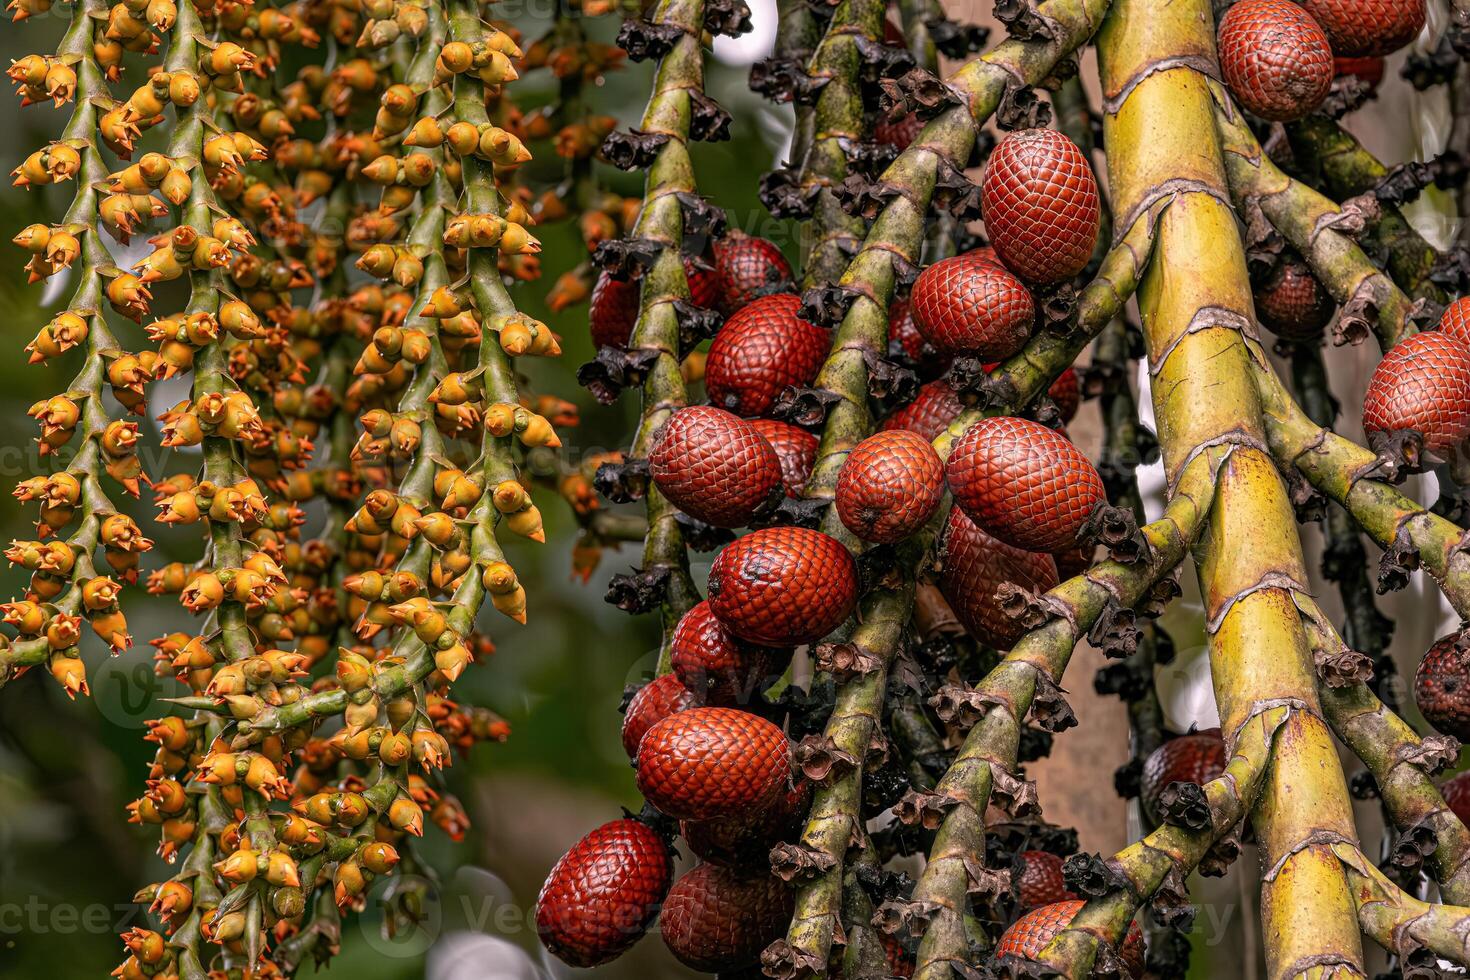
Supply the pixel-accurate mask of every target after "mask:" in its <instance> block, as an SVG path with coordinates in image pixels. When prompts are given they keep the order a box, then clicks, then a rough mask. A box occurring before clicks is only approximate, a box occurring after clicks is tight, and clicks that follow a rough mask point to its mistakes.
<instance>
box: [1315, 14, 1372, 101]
mask: <svg viewBox="0 0 1470 980" xmlns="http://www.w3.org/2000/svg"><path fill="white" fill-rule="evenodd" d="M1318 26H1319V27H1320V26H1321V25H1320V24H1319V25H1318ZM1332 67H1333V71H1334V73H1335V74H1336V75H1338V76H1339V77H1341V76H1343V75H1356V76H1358V77H1359V78H1361V79H1362V80H1363V81H1364V82H1365V83H1366V84H1367V86H1368V90H1369V91H1370V92H1372V91H1376V90H1377V89H1378V83H1379V82H1381V81H1383V71H1384V69H1385V68H1386V67H1388V66H1387V65H1386V64H1385V63H1384V61H1383V59H1382V58H1344V57H1342V56H1341V55H1338V56H1337V57H1335V58H1333V59H1332Z"/></svg>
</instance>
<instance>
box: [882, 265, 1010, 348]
mask: <svg viewBox="0 0 1470 980" xmlns="http://www.w3.org/2000/svg"><path fill="white" fill-rule="evenodd" d="M909 313H910V315H911V316H912V317H913V318H914V326H915V327H917V328H918V330H919V333H920V334H922V335H923V337H924V339H925V340H927V341H928V342H929V343H931V344H933V345H934V348H935V350H937V351H939V352H940V353H941V354H973V355H975V356H976V357H979V358H981V359H982V360H986V361H998V360H1002V359H1004V358H1007V357H1010V356H1011V355H1012V354H1014V353H1015V352H1016V351H1018V350H1020V349H1021V345H1022V344H1024V343H1026V338H1027V337H1029V336H1030V335H1031V328H1032V327H1033V326H1034V324H1035V321H1036V306H1035V303H1034V302H1033V301H1032V299H1031V293H1030V292H1028V291H1027V289H1026V286H1025V284H1024V283H1022V282H1021V280H1020V279H1018V278H1017V277H1016V276H1014V275H1012V274H1011V273H1009V272H1007V271H1006V270H1005V269H1004V268H1002V267H1001V266H1000V265H998V264H996V263H995V262H994V261H992V260H990V259H988V258H984V257H981V256H976V255H974V254H972V253H966V254H964V255H956V256H954V257H952V258H948V259H941V260H940V261H938V262H936V263H934V264H933V265H931V266H929V268H927V269H925V270H924V271H923V272H922V273H920V274H919V278H918V279H916V280H915V281H914V286H913V291H912V292H911V293H910V294H909Z"/></svg>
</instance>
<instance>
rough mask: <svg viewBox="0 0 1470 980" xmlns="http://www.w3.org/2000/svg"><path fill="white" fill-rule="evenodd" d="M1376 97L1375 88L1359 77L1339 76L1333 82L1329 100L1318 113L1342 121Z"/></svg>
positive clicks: (1323, 102)
mask: <svg viewBox="0 0 1470 980" xmlns="http://www.w3.org/2000/svg"><path fill="white" fill-rule="evenodd" d="M1373 97H1374V92H1373V86H1371V85H1369V84H1368V83H1367V82H1365V81H1364V80H1363V79H1361V78H1359V77H1358V76H1357V75H1351V74H1348V75H1338V76H1337V77H1336V78H1334V79H1333V80H1332V88H1331V89H1330V90H1329V91H1328V93H1327V98H1325V99H1323V100H1322V104H1321V105H1320V106H1318V107H1317V111H1318V112H1319V113H1321V114H1322V115H1324V116H1327V117H1328V118H1329V119H1341V118H1342V117H1343V116H1345V115H1347V114H1348V113H1350V112H1355V111H1357V110H1358V109H1360V108H1361V107H1362V105H1363V103H1365V102H1367V101H1368V100H1369V99H1371V98H1373Z"/></svg>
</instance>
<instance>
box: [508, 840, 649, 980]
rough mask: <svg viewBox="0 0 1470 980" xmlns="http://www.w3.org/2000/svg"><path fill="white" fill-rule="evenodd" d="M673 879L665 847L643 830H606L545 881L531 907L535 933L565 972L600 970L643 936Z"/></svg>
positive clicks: (578, 847)
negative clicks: (571, 969) (568, 969)
mask: <svg viewBox="0 0 1470 980" xmlns="http://www.w3.org/2000/svg"><path fill="white" fill-rule="evenodd" d="M673 874H674V862H673V860H672V858H671V857H670V855H669V849H668V846H667V845H665V844H664V842H663V839H662V838H660V837H659V835H658V834H656V833H655V832H654V831H653V830H652V829H651V828H650V827H649V826H648V825H647V824H644V823H640V822H639V821H637V820H614V821H612V822H611V823H605V824H603V825H602V826H601V827H598V828H597V829H596V830H594V831H592V832H591V833H590V834H588V835H587V836H586V837H583V838H582V839H581V840H579V841H577V843H576V844H574V845H572V849H571V850H570V851H567V853H566V854H564V855H562V858H561V860H560V861H558V862H556V866H555V867H553V868H552V869H551V873H550V874H549V875H547V876H546V884H544V885H542V886H541V895H540V897H538V898H537V899H536V932H537V934H538V935H540V937H541V942H542V944H543V945H545V946H546V948H547V949H548V950H550V951H551V952H552V953H554V954H556V956H558V957H559V958H560V959H562V960H563V961H565V962H566V963H569V964H570V965H572V966H579V967H589V966H597V965H598V964H600V963H606V962H607V961H608V960H611V959H613V958H615V957H616V956H618V955H619V954H621V953H622V952H624V951H625V950H627V949H628V947H630V946H632V945H633V944H634V943H636V942H637V941H638V940H639V939H640V938H641V937H642V936H643V933H644V931H645V930H646V929H647V928H648V924H649V923H650V922H652V921H653V918H654V916H656V915H657V914H658V908H659V905H660V903H662V902H663V900H664V895H665V894H666V893H667V892H668V890H669V881H670V880H671V879H672V878H673Z"/></svg>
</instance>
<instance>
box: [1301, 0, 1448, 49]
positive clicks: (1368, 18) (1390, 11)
mask: <svg viewBox="0 0 1470 980" xmlns="http://www.w3.org/2000/svg"><path fill="white" fill-rule="evenodd" d="M1302 7H1303V8H1305V9H1306V11H1307V13H1309V14H1311V15H1312V17H1313V18H1314V19H1315V20H1316V21H1317V23H1318V24H1320V25H1322V30H1323V31H1325V32H1326V33H1327V40H1328V41H1330V42H1331V43H1332V53H1333V54H1336V55H1342V56H1343V57H1350V58H1351V57H1362V56H1364V55H1385V54H1392V53H1393V52H1395V51H1397V50H1398V49H1399V48H1401V47H1403V46H1404V45H1406V44H1408V43H1409V42H1410V41H1412V40H1414V38H1415V37H1416V36H1418V34H1419V31H1420V30H1421V29H1423V27H1424V0H1304V2H1303V3H1302Z"/></svg>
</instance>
